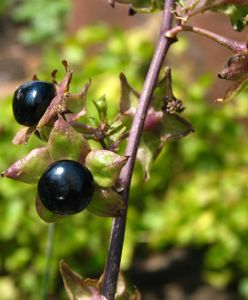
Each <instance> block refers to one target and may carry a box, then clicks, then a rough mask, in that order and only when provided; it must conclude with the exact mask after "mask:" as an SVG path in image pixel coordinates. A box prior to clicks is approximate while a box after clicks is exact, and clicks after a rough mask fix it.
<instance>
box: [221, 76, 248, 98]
mask: <svg viewBox="0 0 248 300" xmlns="http://www.w3.org/2000/svg"><path fill="white" fill-rule="evenodd" d="M247 85H248V77H244V78H243V79H241V80H239V81H237V82H235V83H234V84H233V85H232V86H230V87H229V88H228V89H227V91H226V92H225V95H224V97H223V98H219V99H217V100H216V101H217V102H221V103H224V102H228V101H231V100H233V99H234V97H235V96H237V95H238V93H240V91H241V90H243V89H245V88H246V87H247Z"/></svg>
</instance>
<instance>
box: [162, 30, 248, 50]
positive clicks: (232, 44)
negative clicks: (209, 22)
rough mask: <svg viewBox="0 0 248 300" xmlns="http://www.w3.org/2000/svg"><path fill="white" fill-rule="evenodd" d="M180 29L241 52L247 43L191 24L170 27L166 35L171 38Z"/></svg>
mask: <svg viewBox="0 0 248 300" xmlns="http://www.w3.org/2000/svg"><path fill="white" fill-rule="evenodd" d="M182 31H190V32H194V33H196V34H199V35H202V36H205V37H207V38H209V39H211V40H213V41H215V42H217V43H219V44H220V45H222V46H224V47H226V48H228V49H230V50H231V51H233V52H242V51H245V50H247V45H246V43H244V42H238V41H235V40H231V39H228V38H226V37H224V36H222V35H220V34H217V33H215V32H212V31H209V30H206V29H203V28H199V27H196V26H191V25H179V26H176V27H174V28H172V29H171V30H169V31H167V32H166V36H167V37H170V38H172V37H174V38H175V37H176V36H177V34H178V33H179V32H182Z"/></svg>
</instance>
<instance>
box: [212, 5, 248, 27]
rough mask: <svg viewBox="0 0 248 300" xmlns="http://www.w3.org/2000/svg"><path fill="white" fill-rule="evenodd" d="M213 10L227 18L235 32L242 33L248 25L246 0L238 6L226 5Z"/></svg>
mask: <svg viewBox="0 0 248 300" xmlns="http://www.w3.org/2000/svg"><path fill="white" fill-rule="evenodd" d="M238 2H240V1H238ZM235 4H236V3H235ZM238 4H239V3H238ZM213 10H218V11H220V12H223V13H224V14H226V15H227V16H229V17H230V20H231V23H232V26H233V29H234V30H236V31H242V30H243V29H244V28H245V27H246V26H247V25H248V5H247V1H246V0H244V1H242V4H239V5H229V4H227V5H223V6H218V7H217V8H216V9H213Z"/></svg>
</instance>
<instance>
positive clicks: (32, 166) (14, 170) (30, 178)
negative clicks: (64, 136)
mask: <svg viewBox="0 0 248 300" xmlns="http://www.w3.org/2000/svg"><path fill="white" fill-rule="evenodd" d="M51 163H52V158H51V156H50V154H49V152H48V150H47V148H46V147H42V148H36V149H33V150H32V151H31V152H29V154H28V155H27V156H25V157H23V158H21V159H20V160H18V161H16V162H15V163H13V164H12V165H11V166H10V167H9V168H8V169H7V170H6V171H4V172H3V173H2V176H4V177H8V178H11V179H14V180H18V181H22V182H25V183H36V182H37V181H38V180H39V178H40V176H41V175H42V173H43V172H44V171H45V170H46V168H47V167H48V166H49V165H50V164H51Z"/></svg>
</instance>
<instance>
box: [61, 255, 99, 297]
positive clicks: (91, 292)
mask: <svg viewBox="0 0 248 300" xmlns="http://www.w3.org/2000/svg"><path fill="white" fill-rule="evenodd" d="M60 273H61V275H62V278H63V282H64V286H65V290H66V293H67V295H68V297H69V299H70V300H102V297H101V295H100V292H99V290H98V287H97V284H98V281H97V280H95V279H85V280H84V279H83V278H82V277H81V276H80V275H79V274H78V273H76V272H74V271H72V270H71V269H70V268H69V266H68V265H67V264H66V263H65V262H64V261H63V260H62V261H60Z"/></svg>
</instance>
